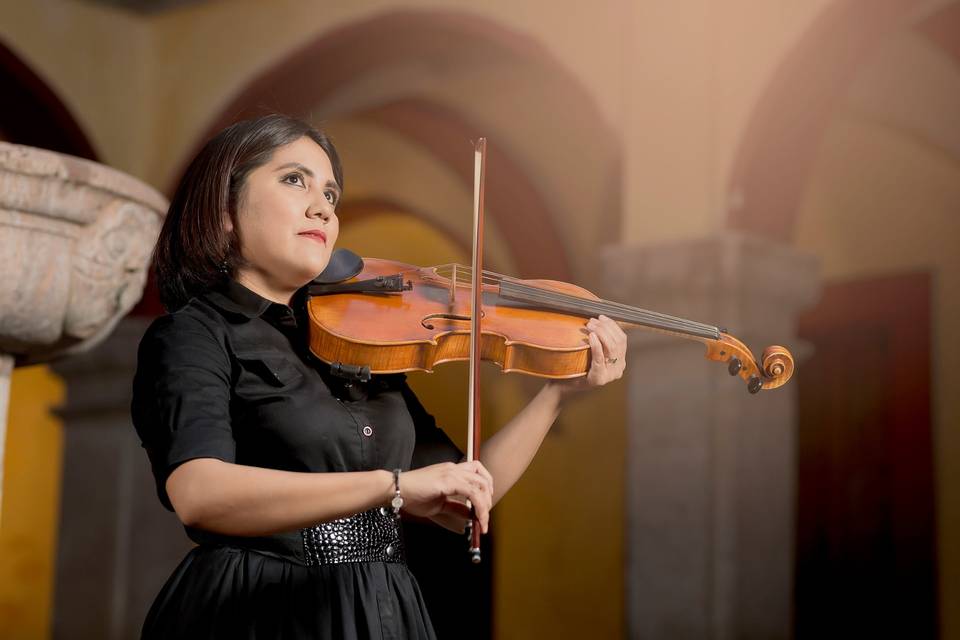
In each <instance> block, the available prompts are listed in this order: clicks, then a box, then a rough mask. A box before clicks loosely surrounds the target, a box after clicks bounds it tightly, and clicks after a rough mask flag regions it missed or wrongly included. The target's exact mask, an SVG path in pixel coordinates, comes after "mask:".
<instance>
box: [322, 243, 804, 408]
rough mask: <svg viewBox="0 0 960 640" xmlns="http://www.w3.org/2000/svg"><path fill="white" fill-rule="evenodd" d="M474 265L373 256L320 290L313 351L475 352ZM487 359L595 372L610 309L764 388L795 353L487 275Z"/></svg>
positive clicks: (428, 359) (344, 358)
mask: <svg viewBox="0 0 960 640" xmlns="http://www.w3.org/2000/svg"><path fill="white" fill-rule="evenodd" d="M469 271H470V269H469V267H463V266H459V265H442V266H441V267H416V266H412V265H408V264H404V263H400V262H394V261H390V260H383V259H379V258H364V259H363V265H362V270H361V271H360V272H359V273H357V274H356V275H354V276H353V277H352V278H350V279H348V280H346V281H344V282H343V283H339V284H336V285H321V286H317V287H312V288H311V294H312V295H311V298H310V300H309V302H308V305H307V313H308V317H309V320H310V325H311V327H310V349H311V351H312V352H313V353H314V355H316V356H317V357H318V358H320V359H321V360H323V361H325V362H327V363H330V364H336V365H337V366H348V367H353V368H368V369H367V371H368V372H369V373H398V372H405V371H414V370H422V371H432V370H433V369H434V367H435V366H436V365H438V364H441V363H444V362H451V361H456V360H467V359H468V358H469V354H470V352H469V346H470V345H469V340H470V319H471V313H470V303H471V296H472V287H471V285H470V278H469V275H470V274H469ZM483 281H484V284H483V293H482V315H481V326H482V331H481V345H480V351H481V358H482V359H483V360H487V361H489V362H494V363H496V364H497V365H499V366H500V367H501V368H502V369H503V371H504V372H519V373H524V374H528V375H533V376H539V377H544V378H554V379H563V378H576V377H579V376H583V375H585V374H586V373H587V369H588V368H589V366H590V355H591V354H590V346H589V342H588V339H587V335H588V333H587V330H586V320H587V318H590V317H594V316H597V315H600V314H605V315H607V316H609V317H611V318H613V319H614V320H616V321H618V322H619V323H620V324H621V326H622V327H624V328H625V329H629V328H642V329H646V330H651V331H657V332H659V333H665V334H669V335H675V336H677V337H682V338H687V339H693V340H698V341H700V342H703V343H704V345H705V346H706V348H707V358H709V359H711V360H716V361H719V362H725V363H727V364H728V370H729V372H730V374H731V375H737V376H739V377H741V378H742V379H743V380H744V381H746V382H747V385H748V389H749V390H750V391H751V392H752V393H756V392H757V391H759V390H760V389H761V388H762V389H772V388H776V387H779V386H781V385H782V384H784V383H785V382H786V381H787V380H788V379H789V378H790V376H791V375H792V373H793V358H792V356H791V355H790V353H789V352H788V351H787V350H786V349H784V348H783V347H778V346H774V347H769V348H768V349H766V350H765V351H764V354H763V357H762V360H761V362H757V361H756V360H755V359H754V357H753V355H752V354H751V353H750V351H749V349H747V347H746V346H744V345H743V344H742V343H741V342H740V341H739V340H737V339H736V338H734V337H732V336H730V335H728V334H727V333H725V332H723V331H722V330H720V329H718V328H716V327H712V326H709V325H703V324H700V323H696V322H691V321H687V320H684V319H681V318H675V317H671V316H667V315H664V314H660V313H655V312H650V311H645V310H643V309H638V308H635V307H630V306H627V305H623V304H619V303H615V302H610V301H606V300H601V299H599V298H598V297H597V296H595V295H594V294H592V293H590V292H589V291H587V290H586V289H584V288H582V287H579V286H577V285H574V284H569V283H565V282H557V281H553V280H519V279H514V278H508V277H506V276H500V275H499V274H487V273H484V278H483Z"/></svg>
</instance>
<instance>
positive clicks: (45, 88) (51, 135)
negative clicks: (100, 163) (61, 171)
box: [0, 42, 97, 160]
mask: <svg viewBox="0 0 960 640" xmlns="http://www.w3.org/2000/svg"><path fill="white" fill-rule="evenodd" d="M0 87H3V91H4V96H3V100H2V101H0V138H4V139H6V140H7V141H9V142H13V143H16V144H23V145H28V146H31V147H40V148H43V149H50V150H51V151H59V152H60V153H67V154H70V155H73V156H79V157H81V158H87V159H89V160H96V159H97V154H96V152H95V151H94V149H93V146H92V145H91V144H90V140H89V138H87V136H86V134H84V132H83V129H81V127H80V125H79V124H78V123H77V120H76V119H75V118H74V117H73V114H71V113H70V110H69V109H67V107H66V105H64V104H63V101H61V100H60V98H59V97H58V96H57V94H56V93H55V92H54V91H53V89H52V88H50V86H49V85H47V83H46V82H44V81H43V79H42V78H41V77H40V76H39V75H37V73H36V72H34V71H33V70H32V69H31V68H30V67H29V66H28V65H27V64H26V63H25V62H24V61H23V60H22V59H21V58H20V57H19V56H17V54H16V53H15V52H14V51H12V50H11V49H9V48H8V47H6V46H5V45H4V44H3V43H2V42H0Z"/></svg>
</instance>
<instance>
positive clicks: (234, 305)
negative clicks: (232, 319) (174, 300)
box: [206, 278, 275, 318]
mask: <svg viewBox="0 0 960 640" xmlns="http://www.w3.org/2000/svg"><path fill="white" fill-rule="evenodd" d="M206 298H207V300H209V301H210V302H211V303H213V304H214V305H216V306H217V307H219V308H220V309H222V310H224V311H226V312H228V313H234V314H237V315H242V316H243V317H245V318H259V317H260V316H262V315H263V314H264V312H265V311H266V310H267V309H269V308H270V305H272V304H275V303H274V302H273V301H272V300H267V299H266V298H264V297H263V296H261V295H260V294H258V293H254V292H253V291H251V290H250V289H247V288H246V287H245V286H243V285H242V284H240V283H239V282H237V281H236V280H234V279H233V278H229V279H227V281H226V282H225V283H223V284H221V285H220V286H218V287H216V288H214V289H211V290H210V291H208V292H207V294H206Z"/></svg>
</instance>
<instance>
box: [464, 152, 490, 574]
mask: <svg viewBox="0 0 960 640" xmlns="http://www.w3.org/2000/svg"><path fill="white" fill-rule="evenodd" d="M486 158H487V139H486V138H480V139H479V140H477V143H476V146H475V148H474V154H473V260H472V262H471V265H472V267H473V273H472V274H471V276H470V286H471V293H472V298H471V301H470V399H469V402H468V406H467V461H468V462H469V461H471V460H477V459H479V457H480V339H481V333H480V317H481V316H482V315H483V308H482V306H481V302H482V297H483V280H482V279H481V277H482V275H483V182H484V176H485V173H486ZM469 534H470V560H471V561H472V562H473V563H474V564H477V563H479V562H480V521H479V520H477V518H476V516H474V518H473V520H472V521H471V523H470V526H469Z"/></svg>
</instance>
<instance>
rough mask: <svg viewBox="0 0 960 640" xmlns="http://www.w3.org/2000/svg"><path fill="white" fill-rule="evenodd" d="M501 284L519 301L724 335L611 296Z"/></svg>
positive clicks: (698, 335) (694, 332)
mask: <svg viewBox="0 0 960 640" xmlns="http://www.w3.org/2000/svg"><path fill="white" fill-rule="evenodd" d="M499 285H500V296H501V297H503V298H506V299H508V300H515V301H517V302H524V303H526V304H530V305H533V306H536V307H538V308H542V309H551V310H554V311H562V312H564V313H569V314H572V315H580V316H584V317H593V316H598V315H600V314H603V315H605V316H607V317H608V318H611V319H613V320H616V321H618V322H626V323H629V324H635V325H640V326H643V327H648V328H650V329H658V330H661V331H669V332H671V333H677V334H681V335H684V336H689V337H692V338H706V339H709V340H719V339H720V329H718V328H717V327H714V326H711V325H708V324H702V323H700V322H693V321H692V320H686V319H684V318H678V317H675V316H669V315H666V314H663V313H657V312H656V311H647V310H646V309H641V308H639V307H631V306H630V305H626V304H621V303H619V302H612V301H610V300H593V299H590V298H581V297H579V296H574V295H570V294H569V293H562V292H559V291H553V290H551V289H544V288H541V287H536V286H533V285H530V284H526V283H524V282H519V281H517V280H513V279H510V278H502V279H501V280H500V282H499Z"/></svg>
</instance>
